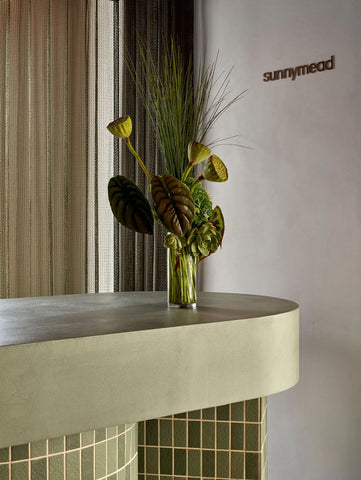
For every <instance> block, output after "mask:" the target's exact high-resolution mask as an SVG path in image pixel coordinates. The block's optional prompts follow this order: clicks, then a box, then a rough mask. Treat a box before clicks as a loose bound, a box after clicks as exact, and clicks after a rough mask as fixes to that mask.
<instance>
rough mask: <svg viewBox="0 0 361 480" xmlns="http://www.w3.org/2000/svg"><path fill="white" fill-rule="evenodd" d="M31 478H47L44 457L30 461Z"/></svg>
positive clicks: (40, 479) (37, 479) (39, 479)
mask: <svg viewBox="0 0 361 480" xmlns="http://www.w3.org/2000/svg"><path fill="white" fill-rule="evenodd" d="M31 478H32V479H33V478H34V479H35V478H36V480H46V479H47V464H46V458H41V459H39V460H32V461H31Z"/></svg>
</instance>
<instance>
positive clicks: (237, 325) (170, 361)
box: [0, 302, 299, 448]
mask: <svg viewBox="0 0 361 480" xmlns="http://www.w3.org/2000/svg"><path fill="white" fill-rule="evenodd" d="M291 303H292V302H290V304H291ZM0 364H1V365H6V368H2V369H1V370H0V384H1V385H2V389H1V393H0V424H1V426H2V428H1V430H0V448H2V447H5V446H9V445H18V444H22V443H26V442H29V441H36V440H40V439H43V438H53V437H57V436H60V435H65V434H71V433H77V432H80V431H87V430H91V429H95V428H101V427H105V426H112V425H117V424H123V423H132V422H137V421H141V420H145V419H149V418H157V417H161V416H166V415H170V414H173V413H181V412H184V411H191V410H197V409H200V408H207V407H212V406H216V405H223V404H227V403H233V402H237V401H241V400H247V399H251V398H257V397H262V396H268V395H271V394H274V393H277V392H280V391H283V390H286V389H288V388H290V387H292V386H293V385H295V384H296V383H297V382H298V379H299V308H298V306H297V305H296V304H293V307H292V309H291V310H290V311H288V312H287V311H286V312H282V313H279V314H272V315H266V316H261V317H257V318H255V317H254V318H242V319H233V320H226V321H220V322H211V323H197V324H188V325H179V326H174V327H162V328H156V329H147V330H137V331H133V332H128V331H125V332H122V333H112V334H106V335H98V336H89V337H81V338H69V339H64V340H52V341H44V342H40V343H29V344H20V345H12V346H5V347H2V348H0Z"/></svg>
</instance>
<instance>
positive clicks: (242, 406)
mask: <svg viewBox="0 0 361 480" xmlns="http://www.w3.org/2000/svg"><path fill="white" fill-rule="evenodd" d="M138 441H139V449H138V456H139V465H138V471H139V476H138V478H139V480H171V479H176V480H186V479H187V480H188V479H189V480H203V479H204V480H216V479H217V480H231V479H232V480H240V479H242V480H267V397H264V398H256V399H254V400H247V401H245V402H238V403H232V404H230V405H221V406H218V407H214V408H207V409H203V410H196V411H193V412H186V413H181V414H177V415H171V416H168V417H164V418H157V419H153V420H147V421H145V422H140V423H139V424H138Z"/></svg>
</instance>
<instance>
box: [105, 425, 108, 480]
mask: <svg viewBox="0 0 361 480" xmlns="http://www.w3.org/2000/svg"><path fill="white" fill-rule="evenodd" d="M107 437H108V428H107V427H106V428H105V438H106V439H107ZM105 476H106V477H107V476H108V441H106V442H105Z"/></svg>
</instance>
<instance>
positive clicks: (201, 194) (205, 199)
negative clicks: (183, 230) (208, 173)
mask: <svg viewBox="0 0 361 480" xmlns="http://www.w3.org/2000/svg"><path fill="white" fill-rule="evenodd" d="M194 181H195V179H194V178H192V177H188V178H187V180H186V182H185V183H186V184H187V185H188V187H189V188H190V187H191V185H192V184H193V183H194ZM192 196H193V202H194V206H195V216H194V219H193V224H192V226H193V227H200V226H201V225H202V224H203V223H205V222H207V220H208V218H209V217H210V216H211V215H212V213H213V206H212V200H211V199H210V196H209V195H208V192H207V190H206V189H204V188H203V187H202V185H201V184H200V183H197V184H196V186H195V187H194V189H193V192H192Z"/></svg>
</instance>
